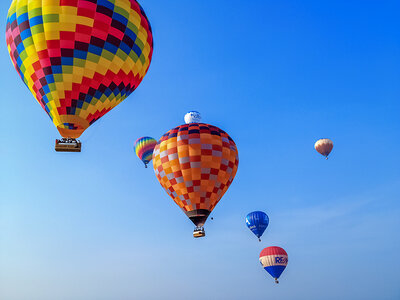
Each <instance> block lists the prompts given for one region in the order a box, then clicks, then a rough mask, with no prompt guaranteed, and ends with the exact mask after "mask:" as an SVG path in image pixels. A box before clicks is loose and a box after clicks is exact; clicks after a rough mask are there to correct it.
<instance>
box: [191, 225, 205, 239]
mask: <svg viewBox="0 0 400 300" xmlns="http://www.w3.org/2000/svg"><path fill="white" fill-rule="evenodd" d="M203 236H206V232H205V231H204V228H203V227H196V229H195V230H194V231H193V237H194V238H200V237H203Z"/></svg>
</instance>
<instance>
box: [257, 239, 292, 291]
mask: <svg viewBox="0 0 400 300" xmlns="http://www.w3.org/2000/svg"><path fill="white" fill-rule="evenodd" d="M260 263H261V265H262V266H263V268H264V269H265V270H266V271H267V272H268V273H269V274H270V275H271V276H272V277H273V278H275V282H276V283H279V281H278V278H279V277H280V276H281V274H282V272H283V271H284V270H285V268H286V265H287V263H288V255H287V253H286V251H285V250H283V249H282V248H281V247H276V246H273V247H267V248H265V249H264V250H262V251H261V253H260Z"/></svg>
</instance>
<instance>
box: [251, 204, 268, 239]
mask: <svg viewBox="0 0 400 300" xmlns="http://www.w3.org/2000/svg"><path fill="white" fill-rule="evenodd" d="M268 224H269V218H268V216H267V214H266V213H265V212H262V211H253V212H251V213H249V214H248V215H247V216H246V225H247V227H249V229H250V230H251V231H252V232H253V233H254V234H255V235H256V236H257V237H258V240H259V241H260V242H261V239H260V237H261V236H262V235H263V233H264V231H265V229H267V227H268Z"/></svg>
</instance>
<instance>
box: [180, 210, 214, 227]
mask: <svg viewBox="0 0 400 300" xmlns="http://www.w3.org/2000/svg"><path fill="white" fill-rule="evenodd" d="M185 213H186V215H187V216H188V218H189V219H190V220H191V221H192V222H193V224H194V225H196V227H203V226H204V223H205V222H206V221H207V218H208V216H209V215H210V213H211V211H209V210H207V209H196V210H192V211H188V212H185Z"/></svg>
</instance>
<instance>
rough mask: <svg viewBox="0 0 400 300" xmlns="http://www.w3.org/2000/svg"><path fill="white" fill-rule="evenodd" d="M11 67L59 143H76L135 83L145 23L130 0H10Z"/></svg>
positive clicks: (140, 73)
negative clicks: (69, 140)
mask: <svg viewBox="0 0 400 300" xmlns="http://www.w3.org/2000/svg"><path fill="white" fill-rule="evenodd" d="M6 40H7V46H8V51H9V53H10V56H11V60H12V62H13V64H14V67H15V69H16V70H17V72H18V73H19V75H20V77H21V78H22V80H23V82H24V83H25V84H26V86H27V87H28V88H29V90H30V91H31V92H32V94H33V95H34V96H35V98H36V100H37V102H39V104H40V105H41V106H42V108H43V109H44V110H45V112H46V113H47V114H48V116H49V117H50V119H51V120H52V121H53V123H54V125H55V126H56V127H57V129H58V131H59V132H60V134H61V135H62V136H63V137H64V138H78V137H79V136H80V135H81V134H82V133H83V132H84V131H85V130H86V129H87V128H88V127H89V126H90V125H91V124H93V123H94V122H95V121H96V120H98V119H99V118H101V117H102V116H103V115H104V114H106V113H107V112H109V111H110V110H111V109H113V108H114V107H115V106H117V105H118V104H119V103H121V102H122V101H123V100H124V99H125V98H126V97H128V96H129V95H130V94H131V93H132V92H133V91H134V90H135V89H136V88H137V87H138V86H139V84H140V83H141V81H142V79H143V77H144V76H145V74H146V72H147V70H148V68H149V66H150V62H151V58H152V53H153V35H152V31H151V26H150V23H149V21H148V19H147V17H146V14H145V13H144V11H143V9H142V8H141V6H140V5H139V4H138V2H136V1H135V0H13V2H12V3H11V7H10V9H9V12H8V17H7V27H6Z"/></svg>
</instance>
